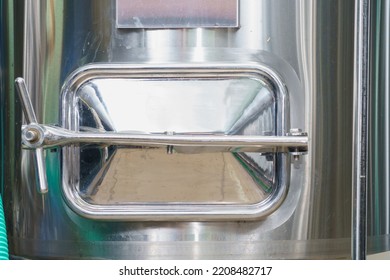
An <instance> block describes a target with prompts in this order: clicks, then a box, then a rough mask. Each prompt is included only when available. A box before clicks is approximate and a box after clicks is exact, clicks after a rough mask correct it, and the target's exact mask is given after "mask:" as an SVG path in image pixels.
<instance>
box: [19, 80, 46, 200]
mask: <svg viewBox="0 0 390 280" xmlns="http://www.w3.org/2000/svg"><path fill="white" fill-rule="evenodd" d="M15 86H16V90H17V92H18V93H19V98H20V100H21V102H22V108H23V112H24V116H25V118H26V121H27V123H28V125H37V123H38V121H37V117H36V115H35V112H34V108H33V106H32V103H31V99H30V96H29V94H28V90H27V86H26V83H25V81H24V79H23V78H17V79H16V80H15ZM34 137H35V133H34V132H32V133H31V132H26V134H25V135H24V138H26V139H33V138H34ZM34 154H35V163H36V166H37V173H38V180H39V184H38V186H39V187H38V191H39V192H40V193H42V194H44V193H47V192H48V187H47V177H46V164H45V157H44V152H43V147H37V148H36V149H35V153H34Z"/></svg>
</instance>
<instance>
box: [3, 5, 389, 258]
mask: <svg viewBox="0 0 390 280" xmlns="http://www.w3.org/2000/svg"><path fill="white" fill-rule="evenodd" d="M143 2H144V3H145V2H146V1H136V0H133V1H121V0H116V1H114V0H93V1H92V0H84V1H76V0H67V1H63V0H56V1H49V0H40V1H32V0H26V1H2V3H4V6H7V7H8V9H9V10H13V14H8V18H5V19H4V21H5V20H6V19H7V20H8V25H11V26H8V30H9V33H8V36H9V37H10V38H12V42H13V44H14V45H13V46H14V47H13V49H12V50H10V49H9V48H6V50H5V51H7V52H8V53H7V54H8V56H9V57H10V61H8V62H10V64H6V66H5V67H8V69H11V68H12V72H11V71H10V72H9V74H7V75H9V77H7V80H6V81H7V84H6V85H4V89H5V92H6V93H5V95H4V96H3V97H2V98H3V99H4V103H3V105H2V110H3V111H4V112H7V114H3V116H4V118H5V119H4V120H3V123H2V127H3V129H2V131H4V133H3V134H2V137H3V138H4V146H5V147H7V149H6V150H5V151H4V153H3V165H2V169H3V170H2V172H3V174H7V176H5V177H4V179H3V186H4V199H3V201H4V206H5V213H6V220H7V229H8V236H9V250H10V254H11V255H12V256H13V257H15V258H39V259H52V258H54V259H55V258H66V259H101V258H107V259H339V258H350V257H351V208H352V202H351V197H352V193H351V189H352V187H351V186H352V134H353V131H352V122H353V106H352V105H353V49H354V36H353V34H354V1H349V0H347V1H336V0H335V1H333V0H331V1H322V0H315V1H303V0H302V1H301V0H297V1H286V0H263V1H258V0H240V1H236V0H233V1H230V0H229V1H226V2H225V1H218V0H216V1H189V2H188V3H189V4H188V3H187V4H188V5H189V7H190V8H188V6H185V5H181V4H180V3H182V1H179V2H178V1H176V2H178V3H175V1H165V2H164V1H154V0H153V1H150V2H153V5H152V4H148V5H146V4H142V3H143ZM168 2H169V4H167V3H168ZM184 2H186V1H183V3H184ZM221 2H223V3H225V4H223V5H222V3H221ZM221 5H222V6H223V9H222V8H221V7H222V6H221ZM191 11H195V12H193V13H191ZM194 13H195V14H194ZM179 15H183V16H179ZM199 15H201V16H199ZM183 19H184V20H183ZM10 23H12V24H10ZM11 27H12V31H11ZM11 33H12V34H11ZM10 44H11V43H10ZM11 60H12V61H11ZM8 62H7V63H8ZM11 64H12V67H11ZM17 77H23V78H24V80H25V82H26V85H27V91H28V93H29V97H30V99H31V103H32V107H33V110H34V112H35V115H36V122H37V123H38V124H40V125H44V128H45V129H46V130H45V131H46V132H47V131H49V130H50V129H52V128H53V127H54V128H53V131H52V133H54V134H55V133H65V134H62V135H61V137H62V139H65V138H66V141H68V142H66V141H65V140H64V141H63V142H61V143H60V142H59V141H58V138H59V137H52V138H51V140H49V139H48V138H49V137H50V136H47V135H48V134H49V133H46V136H45V137H48V138H46V139H45V140H44V141H46V142H45V145H46V147H45V149H44V150H41V149H35V148H34V147H33V148H32V149H30V148H31V147H30V148H29V147H26V146H28V145H30V144H31V145H32V146H34V145H35V144H36V142H34V141H35V140H31V141H30V142H28V141H27V142H28V143H27V142H26V139H27V140H28V139H33V138H34V137H35V136H36V134H34V133H35V132H34V131H35V130H32V132H34V133H30V132H31V130H28V129H30V128H31V127H27V129H26V127H25V126H23V127H22V125H31V123H34V122H30V123H29V117H28V116H27V115H24V116H23V110H22V105H21V102H20V100H19V98H18V97H17V93H16V91H15V90H14V85H13V84H12V83H11V82H9V81H12V80H14V79H15V78H17ZM6 123H7V125H5V124H6ZM22 128H23V129H24V130H23V133H22V134H21V133H20V131H21V129H22ZM50 131H51V130H50ZM64 131H65V132H64ZM66 133H69V134H66ZM38 135H39V129H38ZM64 135H65V136H64ZM69 135H71V136H69ZM75 135H77V137H79V138H77V137H76V136H75ZM80 135H81V136H80ZM83 135H84V136H83ZM85 135H87V136H85ZM29 137H30V138H29ZM80 137H81V138H82V137H84V138H82V139H81V140H80ZM256 137H257V138H256ZM22 138H23V139H22ZM70 138H72V139H70ZM76 138H77V139H76ZM92 138H93V140H91V139H92ZM75 139H76V140H75ZM129 139H130V140H129ZM22 140H24V141H25V142H24V143H23V145H22V144H21V143H22ZM271 140H272V141H271ZM50 141H53V142H50ZM56 141H57V142H56ZM72 141H73V142H72ZM250 141H257V142H256V143H254V142H250ZM267 141H268V142H267ZM37 142H39V141H37ZM49 142H50V143H49ZM65 142H66V143H65ZM130 142H131V143H130ZM303 142H304V143H303ZM302 147H303V148H302ZM37 150H39V151H41V152H42V154H40V153H39V152H37ZM37 158H38V159H44V161H43V167H44V173H45V176H46V179H45V176H42V172H41V173H39V172H38V171H37V170H38V169H39V168H38V167H37ZM38 165H39V161H38ZM45 180H46V183H45V182H43V181H45ZM42 182H43V183H42ZM42 186H43V187H42ZM45 187H47V188H48V192H47V193H45V194H41V193H40V192H39V191H38V190H39V189H40V190H41V192H42V191H43V192H44V191H45ZM37 189H38V190H37ZM378 191H379V193H378V194H377V195H378V196H379V197H380V193H381V192H382V190H378ZM386 203H387V204H386ZM370 205H371V204H370ZM384 205H388V199H387V200H386V202H384ZM372 215H376V213H374V212H373V213H372ZM384 219H386V218H384ZM377 222H378V223H382V222H381V221H379V220H377ZM369 233H370V234H369V247H368V249H369V252H370V253H375V252H379V251H383V250H389V248H388V246H389V243H388V242H387V245H386V244H385V243H386V242H385V241H386V240H387V241H388V240H389V231H388V230H387V231H386V230H382V231H375V230H374V231H371V230H370V232H369ZM386 246H387V247H386Z"/></svg>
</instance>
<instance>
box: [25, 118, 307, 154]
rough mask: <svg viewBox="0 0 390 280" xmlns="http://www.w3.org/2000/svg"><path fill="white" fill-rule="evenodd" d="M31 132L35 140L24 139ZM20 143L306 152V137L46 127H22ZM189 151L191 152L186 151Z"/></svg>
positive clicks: (34, 144) (33, 145)
mask: <svg viewBox="0 0 390 280" xmlns="http://www.w3.org/2000/svg"><path fill="white" fill-rule="evenodd" d="M29 132H33V133H35V134H36V135H37V137H36V139H31V138H28V139H27V138H26V135H30V134H31V133H29ZM22 136H23V137H22V140H23V144H24V145H25V146H26V147H28V148H39V147H44V148H50V147H55V146H63V145H70V144H80V143H84V144H106V145H128V146H147V147H167V146H173V147H174V148H175V149H177V148H178V149H180V148H183V147H187V148H191V147H192V148H194V147H195V148H201V149H202V150H206V151H208V152H210V151H230V152H239V151H240V152H242V151H245V152H248V151H253V152H268V151H269V152H292V151H295V152H297V151H302V152H305V151H307V145H308V137H307V136H247V135H198V134H173V135H171V134H139V133H122V132H98V133H91V132H76V131H71V130H67V129H64V128H60V127H53V126H47V125H35V124H33V125H27V126H24V127H23V133H22ZM190 150H191V149H190Z"/></svg>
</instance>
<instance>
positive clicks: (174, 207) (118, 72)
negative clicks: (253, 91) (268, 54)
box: [61, 62, 290, 221]
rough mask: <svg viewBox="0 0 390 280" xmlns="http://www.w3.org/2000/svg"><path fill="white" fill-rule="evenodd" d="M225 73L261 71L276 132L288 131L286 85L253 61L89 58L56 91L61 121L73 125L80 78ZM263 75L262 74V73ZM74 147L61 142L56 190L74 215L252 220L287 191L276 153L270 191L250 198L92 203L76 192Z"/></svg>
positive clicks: (283, 165) (284, 163) (286, 162)
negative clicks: (107, 60) (205, 201)
mask: <svg viewBox="0 0 390 280" xmlns="http://www.w3.org/2000/svg"><path fill="white" fill-rule="evenodd" d="M222 74H225V75H226V74H228V75H230V76H233V77H235V76H237V75H243V76H246V77H247V76H248V75H250V76H251V77H254V76H258V77H261V78H262V79H261V80H262V81H263V80H265V81H268V82H269V85H270V86H272V87H273V88H275V89H276V90H275V91H274V92H275V94H276V96H275V99H276V102H277V107H278V109H277V115H278V116H277V121H276V133H277V135H280V136H282V135H285V134H286V133H287V131H288V124H289V112H288V108H289V107H288V91H287V87H286V85H285V83H284V81H283V80H282V79H281V77H280V76H279V75H278V74H277V72H276V71H275V70H273V69H272V68H270V67H267V66H265V65H262V64H259V63H238V62H237V63H232V62H229V63H223V62H221V63H220V62H218V63H165V64H147V65H145V64H89V65H87V66H84V67H81V68H79V69H77V70H76V71H75V72H73V73H72V74H71V75H70V76H69V78H68V79H67V80H66V81H65V83H64V86H63V88H62V91H61V105H62V108H61V109H62V116H61V120H62V126H63V127H64V128H67V129H70V130H76V131H77V130H78V124H77V121H75V120H74V117H73V114H74V111H73V106H70V104H74V100H73V98H74V93H75V92H76V91H77V89H78V88H79V87H80V86H82V84H84V83H85V82H87V81H88V80H90V79H92V78H96V77H99V76H100V77H101V76H104V77H107V76H109V77H110V78H112V77H117V78H119V77H126V78H129V77H132V78H147V77H148V76H151V75H152V76H153V78H156V77H164V78H166V77H178V75H179V76H180V77H183V75H186V76H187V77H191V78H200V77H210V76H211V77H215V75H218V77H219V76H221V75H222ZM264 78H265V79H264ZM75 149H77V148H75V147H65V148H63V160H62V163H63V164H62V165H63V176H62V192H63V196H64V200H65V202H66V203H67V204H68V206H69V207H70V208H71V209H73V211H75V212H76V213H78V214H79V215H81V216H83V217H86V218H89V219H95V220H116V221H215V220H221V221H222V220H257V219H261V218H265V217H266V216H268V215H270V214H271V213H273V212H274V211H275V210H276V209H278V207H279V206H280V205H281V204H282V202H283V200H284V198H285V197H286V195H287V192H288V186H289V180H290V178H289V177H290V159H289V156H288V155H284V154H278V155H277V157H276V159H277V164H276V172H277V174H282V175H280V176H278V179H277V187H276V188H275V189H274V191H273V192H272V193H271V194H270V196H269V197H268V198H267V199H265V200H263V201H261V202H259V203H255V204H250V205H240V204H235V205H233V204H221V205H213V204H200V203H147V204H146V203H142V204H141V203H132V204H126V205H110V206H103V205H94V204H90V203H88V202H86V201H85V200H84V199H83V198H81V197H80V196H79V194H78V191H77V187H78V180H77V179H74V178H75V176H74V174H75V171H74V169H73V168H74V165H72V164H71V163H72V162H73V161H74V156H75V153H74V150H75Z"/></svg>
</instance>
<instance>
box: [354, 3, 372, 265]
mask: <svg viewBox="0 0 390 280" xmlns="http://www.w3.org/2000/svg"><path fill="white" fill-rule="evenodd" d="M370 5H371V1H370V0H356V1H355V49H354V69H355V71H354V100H353V106H354V107H353V109H354V111H353V159H352V161H353V171H352V239H351V242H352V244H351V245H352V246H351V254H352V258H353V259H356V260H362V259H366V256H367V188H368V186H367V174H368V169H367V163H368V145H367V143H368V124H369V120H368V107H369V106H368V104H369V96H370V44H371V40H370V36H371V34H370V28H371V27H370V20H371V17H370V13H371V11H370Z"/></svg>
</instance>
